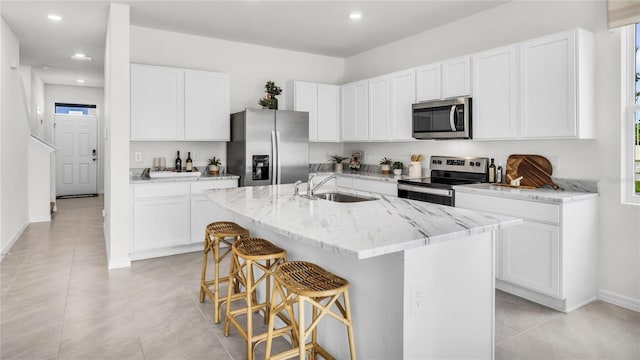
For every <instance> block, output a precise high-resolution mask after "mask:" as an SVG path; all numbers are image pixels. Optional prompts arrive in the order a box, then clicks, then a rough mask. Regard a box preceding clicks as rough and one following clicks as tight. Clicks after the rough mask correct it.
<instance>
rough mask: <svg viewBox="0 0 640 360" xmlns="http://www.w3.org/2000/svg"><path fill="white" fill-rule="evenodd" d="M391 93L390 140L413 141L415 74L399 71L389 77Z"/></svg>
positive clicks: (408, 71) (412, 71) (411, 71)
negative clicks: (412, 107) (412, 106)
mask: <svg viewBox="0 0 640 360" xmlns="http://www.w3.org/2000/svg"><path fill="white" fill-rule="evenodd" d="M389 79H390V85H391V89H390V90H391V91H390V97H391V110H390V112H391V140H413V136H412V135H413V126H412V121H413V112H412V110H411V105H413V104H414V103H415V102H416V72H415V71H414V70H413V69H411V70H406V71H399V72H395V73H393V74H391V75H389Z"/></svg>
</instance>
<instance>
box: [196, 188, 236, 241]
mask: <svg viewBox="0 0 640 360" xmlns="http://www.w3.org/2000/svg"><path fill="white" fill-rule="evenodd" d="M234 187H238V180H236V179H233V180H212V181H195V182H193V183H191V227H190V228H191V231H190V241H189V242H190V243H191V244H202V241H203V240H204V229H205V227H206V226H207V225H208V224H210V223H212V222H214V221H224V220H228V219H223V218H222V217H221V215H220V212H219V209H218V207H216V206H215V205H214V204H213V203H212V202H211V201H210V200H209V198H207V196H206V195H205V194H204V191H205V190H209V189H227V188H234Z"/></svg>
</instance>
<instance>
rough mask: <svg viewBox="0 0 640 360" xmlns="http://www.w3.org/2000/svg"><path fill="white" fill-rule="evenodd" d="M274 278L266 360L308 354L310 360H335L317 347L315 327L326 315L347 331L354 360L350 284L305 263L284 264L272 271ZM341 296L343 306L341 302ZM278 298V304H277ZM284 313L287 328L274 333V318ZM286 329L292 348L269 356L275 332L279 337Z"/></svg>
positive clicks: (302, 356)
mask: <svg viewBox="0 0 640 360" xmlns="http://www.w3.org/2000/svg"><path fill="white" fill-rule="evenodd" d="M273 275H274V278H275V285H274V290H273V297H272V299H271V311H270V314H269V325H268V326H269V329H268V331H267V348H266V353H265V359H271V360H276V359H289V358H292V357H298V358H299V359H300V360H303V359H305V356H306V353H307V352H309V355H310V356H309V358H310V359H317V356H318V355H320V356H322V357H323V358H325V359H334V357H333V356H331V355H330V354H329V353H328V352H327V351H326V350H325V349H324V348H323V347H322V346H320V345H319V344H318V338H317V335H318V334H317V331H318V323H319V322H320V320H321V319H322V318H323V317H324V316H325V315H329V316H331V317H332V318H334V319H336V320H338V321H340V322H341V323H343V324H344V325H345V326H346V327H347V336H348V337H349V350H350V353H351V359H352V360H355V359H356V350H355V343H354V339H353V322H352V320H351V309H350V305H349V293H348V290H349V282H348V281H347V280H345V279H343V278H341V277H339V276H336V275H334V274H332V273H330V272H328V271H326V270H324V269H323V268H321V267H319V266H318V265H315V264H312V263H309V262H305V261H291V262H285V263H283V264H282V265H280V266H279V267H278V268H277V269H276V270H275V271H274V274H273ZM341 295H342V302H340V296H341ZM277 298H279V299H280V300H279V301H278V300H277ZM296 303H297V304H298V312H297V314H298V318H297V319H296V318H295V314H296V313H295V312H294V310H293V305H294V304H296ZM305 303H309V304H311V324H310V325H309V327H308V328H306V325H305V311H304V308H305ZM334 304H335V306H336V308H337V309H338V310H339V313H337V312H333V311H332V310H331V306H332V305H334ZM283 310H284V311H286V313H287V314H288V317H289V319H290V320H289V321H288V323H289V324H288V325H285V326H283V327H281V328H278V329H275V316H276V314H279V313H281V312H282V311H283ZM285 323H286V322H285ZM289 328H291V330H292V331H293V339H294V341H292V345H293V346H294V347H293V348H292V349H291V350H287V351H284V352H281V353H279V354H275V355H271V343H272V341H273V337H274V335H275V334H276V331H277V332H278V333H281V332H282V331H285V330H287V329H289ZM309 335H311V341H310V342H307V338H308V337H309ZM296 346H297V348H296Z"/></svg>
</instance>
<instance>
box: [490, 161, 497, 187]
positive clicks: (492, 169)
mask: <svg viewBox="0 0 640 360" xmlns="http://www.w3.org/2000/svg"><path fill="white" fill-rule="evenodd" d="M489 182H490V183H494V182H496V165H495V164H494V163H493V158H491V165H489Z"/></svg>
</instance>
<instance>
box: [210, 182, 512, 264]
mask: <svg viewBox="0 0 640 360" xmlns="http://www.w3.org/2000/svg"><path fill="white" fill-rule="evenodd" d="M301 188H302V186H301ZM327 191H329V190H328V189H323V191H321V192H327ZM205 193H206V194H207V196H208V197H209V199H210V200H211V201H213V202H214V203H217V204H218V205H220V206H221V207H223V208H226V209H228V210H230V211H233V212H234V213H236V214H237V215H238V216H240V217H243V218H245V219H246V220H248V221H251V222H253V223H256V224H258V225H261V226H264V227H266V228H269V229H270V230H273V231H275V232H277V233H280V234H282V235H284V236H286V237H288V238H290V239H292V240H296V241H302V242H305V243H307V244H310V245H313V246H316V247H318V248H322V249H324V250H327V251H330V252H333V253H339V254H342V255H345V256H348V257H352V258H356V259H366V258H370V257H374V256H379V255H384V254H389V253H394V252H399V251H402V250H406V249H410V248H415V247H420V246H424V245H429V244H434V243H437V242H442V241H447V240H452V239H457V238H462V237H466V236H469V235H474V234H480V233H484V232H490V231H494V230H498V229H501V228H503V227H506V226H512V225H517V224H519V223H521V220H520V219H518V218H513V217H508V216H502V215H494V214H483V213H479V212H477V211H470V210H466V209H458V208H454V207H449V206H441V205H436V204H431V203H426V202H419V201H413V200H407V199H400V198H397V197H393V196H384V195H379V194H371V193H366V195H368V196H373V197H376V198H379V200H373V201H363V202H357V203H336V202H331V201H326V200H321V199H319V200H308V199H306V198H304V197H301V196H294V195H293V185H291V184H288V185H277V186H258V187H242V188H234V189H221V190H207V191H206V192H205Z"/></svg>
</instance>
